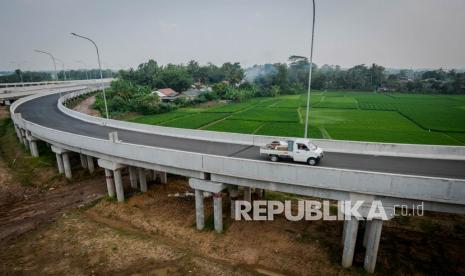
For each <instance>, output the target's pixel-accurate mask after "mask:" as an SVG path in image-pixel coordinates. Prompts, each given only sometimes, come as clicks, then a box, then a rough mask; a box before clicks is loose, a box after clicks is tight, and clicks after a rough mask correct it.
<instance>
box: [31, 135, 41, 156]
mask: <svg viewBox="0 0 465 276" xmlns="http://www.w3.org/2000/svg"><path fill="white" fill-rule="evenodd" d="M29 148H30V149H31V155H32V156H33V157H39V149H38V148H37V141H36V140H35V139H32V138H31V139H30V141H29Z"/></svg>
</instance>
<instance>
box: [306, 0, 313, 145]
mask: <svg viewBox="0 0 465 276" xmlns="http://www.w3.org/2000/svg"><path fill="white" fill-rule="evenodd" d="M312 2H313V22H312V41H311V45H310V70H309V72H308V93H307V112H306V113H305V138H308V116H309V110H310V92H311V90H312V69H313V37H314V34H315V0H313V1H312Z"/></svg>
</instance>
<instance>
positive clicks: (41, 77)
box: [0, 69, 114, 83]
mask: <svg viewBox="0 0 465 276" xmlns="http://www.w3.org/2000/svg"><path fill="white" fill-rule="evenodd" d="M65 75H66V77H65ZM102 75H103V77H104V78H109V77H112V76H113V75H114V73H113V72H112V71H111V70H110V69H106V70H102ZM99 78H100V71H99V70H98V69H90V70H68V71H65V73H64V72H63V71H59V72H58V80H65V79H66V80H85V79H99ZM56 79H57V78H56V77H55V73H52V72H41V71H21V70H19V69H17V70H15V71H14V72H13V73H11V74H8V75H3V76H0V83H14V82H21V81H23V82H38V81H51V80H56Z"/></svg>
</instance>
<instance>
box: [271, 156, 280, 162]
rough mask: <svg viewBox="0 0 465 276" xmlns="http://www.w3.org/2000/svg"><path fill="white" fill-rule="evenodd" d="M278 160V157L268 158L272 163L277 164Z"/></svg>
mask: <svg viewBox="0 0 465 276" xmlns="http://www.w3.org/2000/svg"><path fill="white" fill-rule="evenodd" d="M278 159H279V158H278V156H276V155H271V156H270V160H271V161H272V162H277V161H278Z"/></svg>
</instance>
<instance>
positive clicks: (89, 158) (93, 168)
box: [86, 155, 95, 174]
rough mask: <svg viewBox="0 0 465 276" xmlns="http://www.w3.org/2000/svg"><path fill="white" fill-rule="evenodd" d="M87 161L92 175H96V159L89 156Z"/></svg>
mask: <svg viewBox="0 0 465 276" xmlns="http://www.w3.org/2000/svg"><path fill="white" fill-rule="evenodd" d="M86 159H87V160H86V161H87V168H88V169H89V172H90V174H93V173H94V170H95V167H94V158H93V157H92V156H90V155H87V157H86Z"/></svg>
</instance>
